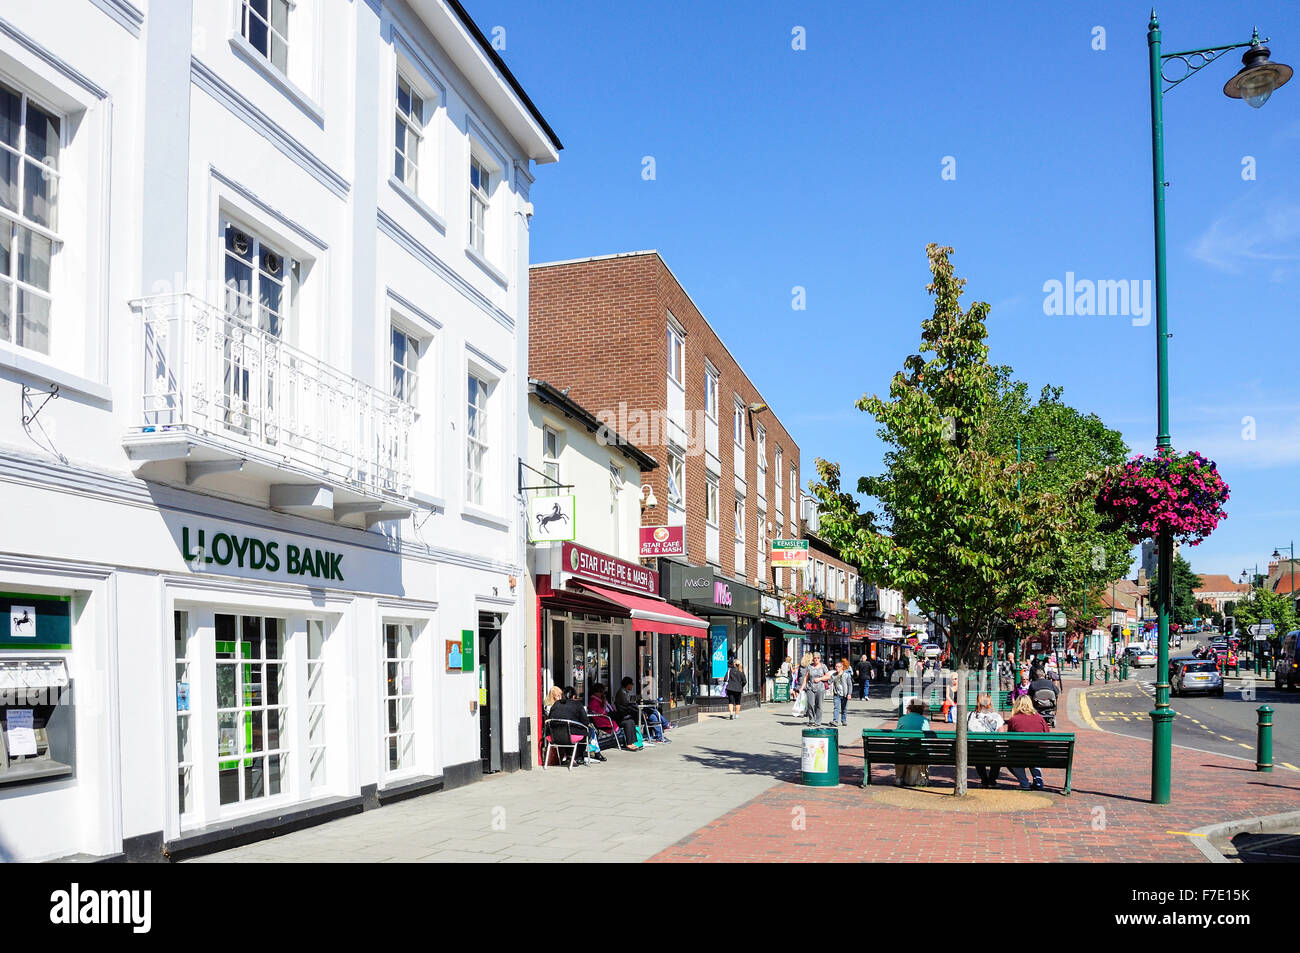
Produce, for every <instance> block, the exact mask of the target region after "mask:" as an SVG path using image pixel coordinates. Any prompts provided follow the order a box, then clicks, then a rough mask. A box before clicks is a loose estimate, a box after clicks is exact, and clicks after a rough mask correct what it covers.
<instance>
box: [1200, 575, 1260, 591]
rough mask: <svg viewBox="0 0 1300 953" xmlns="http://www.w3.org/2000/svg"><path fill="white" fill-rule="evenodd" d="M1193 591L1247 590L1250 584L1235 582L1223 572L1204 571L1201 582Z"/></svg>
mask: <svg viewBox="0 0 1300 953" xmlns="http://www.w3.org/2000/svg"><path fill="white" fill-rule="evenodd" d="M1192 591H1193V592H1194V593H1200V592H1249V591H1250V584H1249V583H1244V582H1237V581H1236V580H1235V579H1233V578H1232V577H1231V576H1228V575H1225V574H1224V573H1204V574H1202V575H1201V584H1200V585H1199V586H1197V587H1196V588H1195V589H1193V590H1192Z"/></svg>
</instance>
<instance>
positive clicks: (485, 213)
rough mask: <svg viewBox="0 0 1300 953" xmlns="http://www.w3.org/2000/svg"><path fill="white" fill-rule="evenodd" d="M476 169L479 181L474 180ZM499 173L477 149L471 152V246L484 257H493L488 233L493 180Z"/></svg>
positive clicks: (469, 183) (468, 181)
mask: <svg viewBox="0 0 1300 953" xmlns="http://www.w3.org/2000/svg"><path fill="white" fill-rule="evenodd" d="M475 171H477V172H478V173H479V180H478V182H477V183H475V181H474V173H475ZM497 174H498V173H496V172H494V171H493V170H492V169H491V167H490V166H489V164H488V163H487V161H486V160H485V159H483V158H482V156H481V155H480V154H479V153H478V152H477V151H474V152H471V153H470V158H469V178H468V180H467V184H468V185H469V247H470V248H472V249H474V251H476V252H478V253H479V254H480V255H482V256H483V257H484V258H490V257H491V255H490V254H489V244H488V235H489V234H490V232H491V218H490V216H491V214H492V180H493V178H494V177H495V176H496V175H497ZM485 180H486V181H485Z"/></svg>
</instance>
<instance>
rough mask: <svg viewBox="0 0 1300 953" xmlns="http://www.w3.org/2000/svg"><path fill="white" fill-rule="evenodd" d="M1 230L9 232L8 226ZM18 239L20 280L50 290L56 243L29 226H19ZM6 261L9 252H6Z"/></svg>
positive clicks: (0, 229) (43, 289)
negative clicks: (51, 261) (51, 264)
mask: <svg viewBox="0 0 1300 953" xmlns="http://www.w3.org/2000/svg"><path fill="white" fill-rule="evenodd" d="M0 231H3V232H6V233H7V232H8V229H7V228H0ZM16 231H17V239H18V280H19V281H24V282H26V283H27V284H29V285H35V286H36V287H37V288H40V289H41V290H42V291H49V290H50V258H51V257H52V256H53V254H54V243H53V242H51V241H50V240H49V239H48V238H46V237H45V236H44V235H39V234H37V233H36V232H33V231H32V230H31V229H29V228H19V229H17V230H16ZM5 259H6V263H7V260H8V252H7V250H6V253H5Z"/></svg>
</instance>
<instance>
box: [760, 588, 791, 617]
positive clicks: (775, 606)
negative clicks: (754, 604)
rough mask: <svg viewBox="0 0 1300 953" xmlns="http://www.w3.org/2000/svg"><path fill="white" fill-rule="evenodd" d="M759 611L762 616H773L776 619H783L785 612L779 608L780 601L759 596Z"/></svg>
mask: <svg viewBox="0 0 1300 953" xmlns="http://www.w3.org/2000/svg"><path fill="white" fill-rule="evenodd" d="M758 604H759V609H760V610H761V611H762V613H763V615H770V616H774V617H776V618H778V619H784V618H785V611H784V610H783V609H782V608H781V600H780V599H778V598H776V596H769V595H766V594H764V595H761V596H759V599H758Z"/></svg>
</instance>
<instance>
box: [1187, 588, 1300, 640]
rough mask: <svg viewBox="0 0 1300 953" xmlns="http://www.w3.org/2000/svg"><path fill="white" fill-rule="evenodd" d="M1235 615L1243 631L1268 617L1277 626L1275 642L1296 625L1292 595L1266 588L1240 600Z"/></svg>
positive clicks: (1274, 635)
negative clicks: (1281, 593)
mask: <svg viewBox="0 0 1300 953" xmlns="http://www.w3.org/2000/svg"><path fill="white" fill-rule="evenodd" d="M1177 580H1178V576H1177V575H1175V576H1174V581H1175V582H1177ZM1233 617H1234V618H1235V619H1236V623H1237V628H1238V629H1240V630H1241V631H1243V632H1244V631H1246V628H1247V626H1252V625H1256V624H1257V623H1259V622H1261V621H1263V620H1264V619H1268V620H1269V621H1270V622H1272V623H1273V625H1274V626H1275V627H1276V631H1275V632H1274V634H1273V635H1271V636H1269V638H1270V640H1272V641H1274V642H1276V641H1278V640H1279V639H1281V638H1282V636H1283V635H1285V634H1286V633H1287V632H1290V631H1291V630H1292V629H1294V628H1295V627H1296V612H1295V603H1293V602H1292V601H1291V597H1290V596H1286V595H1279V594H1278V593H1276V592H1271V591H1269V590H1268V589H1264V588H1258V589H1255V590H1254V592H1253V593H1252V594H1251V598H1249V599H1243V600H1242V601H1240V602H1238V603H1237V606H1236V608H1235V609H1234V610H1233Z"/></svg>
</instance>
